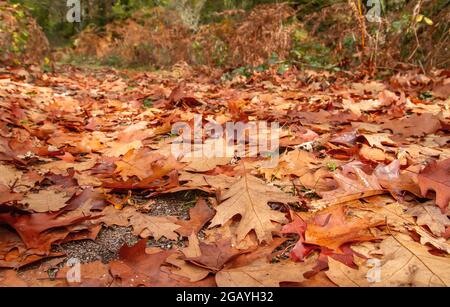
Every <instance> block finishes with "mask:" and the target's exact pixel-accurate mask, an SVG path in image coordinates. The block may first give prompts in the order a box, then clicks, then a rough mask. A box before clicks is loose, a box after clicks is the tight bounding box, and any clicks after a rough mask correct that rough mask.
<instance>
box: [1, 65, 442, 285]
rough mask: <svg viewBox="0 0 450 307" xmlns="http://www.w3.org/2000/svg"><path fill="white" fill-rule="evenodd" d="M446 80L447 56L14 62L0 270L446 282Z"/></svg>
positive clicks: (7, 78)
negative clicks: (246, 68) (167, 66)
mask: <svg viewBox="0 0 450 307" xmlns="http://www.w3.org/2000/svg"><path fill="white" fill-rule="evenodd" d="M449 97H450V73H449V71H444V70H440V71H434V72H432V73H431V74H429V75H427V76H425V75H423V74H421V73H419V72H413V71H407V72H406V71H405V72H404V73H399V74H397V75H395V76H393V77H391V78H390V79H388V80H377V79H374V78H370V77H368V76H366V75H364V74H357V73H351V72H336V73H330V72H327V71H323V72H317V71H309V70H305V71H296V70H294V69H291V70H288V71H287V72H284V73H282V74H281V73H280V72H277V70H276V69H268V70H266V71H263V72H255V73H253V75H250V76H242V75H239V74H237V75H229V74H228V75H219V74H204V73H202V72H199V71H197V70H194V69H192V68H191V67H189V66H187V65H178V66H175V67H174V69H172V70H171V71H160V72H138V71H118V70H113V69H109V68H98V69H92V68H80V67H78V68H77V67H74V66H70V65H62V66H59V67H57V68H56V70H55V72H53V73H45V74H40V75H39V76H33V75H30V74H29V73H27V72H25V71H23V70H9V71H2V70H0V117H1V121H0V161H1V162H0V172H1V174H2V175H1V176H0V190H1V191H2V193H1V195H0V286H235V285H239V286H284V285H290V286H405V285H406V286H449V285H450V256H449V253H450V245H449V237H450V220H449V219H448V215H449V213H450V212H449V210H448V204H449V201H450V146H449V141H450V134H449V131H450V98H449ZM199 115H201V117H199ZM227 123H243V124H248V123H256V125H258V128H259V129H258V130H256V131H255V130H251V126H247V127H249V130H248V131H247V132H245V133H243V134H242V135H240V136H242V143H241V146H237V145H238V144H237V143H234V142H231V141H230V140H228V139H226V138H225V136H224V135H223V134H219V135H217V137H216V138H211V137H208V136H207V133H208V127H215V128H214V129H215V131H216V130H217V129H218V130H220V127H222V128H223V127H225V126H226V125H227ZM264 123H269V124H270V123H276V124H277V126H274V127H272V126H270V125H269V126H264ZM180 125H181V126H180ZM177 126H178V127H183V129H182V130H179V129H174V127H177ZM235 133H236V132H233V136H234V134H235ZM237 134H238V137H239V132H237ZM192 137H194V138H195V137H198V141H200V142H201V143H202V144H203V145H204V146H203V147H193V148H194V149H193V152H194V153H196V154H195V155H189V153H192V150H187V149H186V148H183V149H182V152H181V153H180V151H175V150H174V148H178V149H179V147H177V146H176V145H177V142H180V141H183V140H184V141H186V140H187V139H188V138H189V144H191V138H192ZM255 142H256V143H255ZM255 144H257V145H258V146H256V147H255V146H253V145H255ZM262 145H269V147H270V145H276V146H272V147H273V148H269V149H267V148H264V146H262ZM265 147H267V146H265ZM218 148H222V149H225V150H230V152H231V153H232V154H231V155H229V154H228V155H227V154H224V153H223V152H222V153H218ZM212 149H215V150H216V151H215V154H214V155H213V154H211V153H212ZM268 162H275V163H268Z"/></svg>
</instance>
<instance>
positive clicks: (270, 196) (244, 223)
mask: <svg viewBox="0 0 450 307" xmlns="http://www.w3.org/2000/svg"><path fill="white" fill-rule="evenodd" d="M222 199H223V200H224V201H223V202H222V203H221V204H220V205H219V206H218V207H217V213H216V215H215V216H214V218H213V219H212V221H211V225H210V228H211V227H214V226H217V225H223V224H224V223H225V222H227V221H228V220H230V219H231V218H233V217H234V216H236V215H240V216H241V220H240V221H239V226H238V229H237V239H238V241H242V240H243V239H244V238H245V236H246V235H247V234H248V233H249V232H250V231H252V230H254V231H255V232H256V235H257V237H258V240H259V242H262V241H266V242H269V241H271V240H272V231H275V230H277V229H278V227H277V226H276V225H274V224H273V223H272V222H277V223H285V222H286V218H285V216H284V214H283V213H281V212H278V211H275V210H272V209H271V208H270V207H269V206H268V202H270V201H272V202H280V203H289V202H296V201H297V200H296V198H295V197H293V196H290V195H288V194H286V193H284V192H282V191H281V190H279V189H278V188H276V187H274V186H269V185H266V184H265V183H264V181H262V180H260V179H258V178H256V177H254V176H251V175H244V176H242V178H241V179H239V180H238V181H236V182H235V183H234V184H233V185H231V186H230V188H229V189H228V191H226V192H225V193H224V194H223V196H222Z"/></svg>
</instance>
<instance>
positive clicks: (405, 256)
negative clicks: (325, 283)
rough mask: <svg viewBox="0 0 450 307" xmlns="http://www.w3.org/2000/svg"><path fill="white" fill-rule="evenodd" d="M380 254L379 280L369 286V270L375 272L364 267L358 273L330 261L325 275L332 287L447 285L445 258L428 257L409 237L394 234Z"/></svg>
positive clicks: (448, 268)
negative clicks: (336, 285)
mask: <svg viewBox="0 0 450 307" xmlns="http://www.w3.org/2000/svg"><path fill="white" fill-rule="evenodd" d="M380 250H381V252H382V253H383V258H382V261H381V262H380V266H379V267H378V269H379V272H380V274H381V276H380V279H378V281H377V282H370V281H369V280H373V279H368V278H367V276H368V273H369V270H371V272H374V271H373V270H375V268H371V267H370V266H369V265H366V263H361V265H360V267H359V269H358V270H354V269H351V268H349V267H348V266H346V265H344V264H342V263H340V262H338V261H334V260H333V259H329V263H328V265H329V270H328V271H327V272H326V274H327V276H328V277H329V278H330V279H331V280H332V281H333V282H334V283H336V284H338V285H339V286H344V287H355V286H359V287H368V286H375V287H377V286H378V287H380V286H381V287H383V286H391V287H392V286H419V287H429V286H447V287H448V286H449V285H450V261H449V260H448V257H439V256H434V255H432V254H430V253H429V252H428V248H426V247H425V246H423V245H421V244H419V243H416V242H414V241H412V240H411V238H409V237H408V236H406V235H401V234H398V235H397V234H395V236H391V237H389V238H387V239H385V240H384V241H383V242H381V244H380ZM369 274H370V273H369ZM369 276H371V275H369ZM376 280H377V279H375V280H374V281H376Z"/></svg>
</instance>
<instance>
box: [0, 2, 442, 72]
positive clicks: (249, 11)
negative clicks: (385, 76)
mask: <svg viewBox="0 0 450 307" xmlns="http://www.w3.org/2000/svg"><path fill="white" fill-rule="evenodd" d="M80 1H81V7H82V21H81V23H69V22H67V20H66V13H67V10H68V7H67V6H66V1H65V0H39V1H36V0H8V1H4V0H0V3H9V5H14V4H16V5H19V6H14V10H23V11H24V12H26V13H25V14H27V16H28V14H29V15H31V16H32V17H33V18H34V19H35V20H36V22H37V23H38V24H39V25H40V26H41V28H42V29H43V31H44V33H45V35H46V37H47V38H48V40H49V42H50V46H51V47H52V50H53V52H52V55H53V58H55V59H56V60H64V61H67V60H70V61H75V62H79V63H86V61H94V62H96V63H98V64H106V65H112V66H126V67H152V68H160V67H166V66H170V65H174V64H176V63H178V62H180V61H183V62H186V63H188V64H190V65H207V66H215V67H220V68H225V69H227V70H229V71H230V72H233V71H235V72H247V73H248V71H252V70H256V69H257V70H261V69H264V68H266V67H269V66H271V65H272V66H273V65H277V67H278V69H279V70H280V71H281V72H282V71H283V70H285V69H288V67H289V66H290V65H294V66H298V67H303V66H304V67H308V68H320V69H332V70H339V69H343V68H344V69H349V68H350V67H355V66H359V65H363V64H364V65H368V66H369V67H370V68H371V69H373V68H377V67H378V68H383V67H385V68H388V69H390V68H392V67H395V65H399V64H402V65H404V64H408V65H413V66H417V67H421V68H422V69H423V70H427V69H429V68H431V67H441V68H446V67H448V64H449V60H448V51H449V50H448V48H449V44H450V39H449V31H450V27H449V21H450V13H449V11H450V1H448V0H432V1H431V0H379V1H380V6H381V11H380V12H381V17H382V20H381V22H368V21H367V19H366V18H365V17H364V15H365V14H366V13H367V12H368V10H370V6H371V3H372V2H374V1H366V0H292V1H289V2H288V3H282V2H281V1H273V0H80ZM19 32H20V31H19ZM22 32H24V33H25V34H26V32H27V31H26V30H24V31H22ZM24 33H19V34H15V37H16V38H12V40H13V41H14V39H16V40H17V39H18V38H17V37H19V38H20V39H21V40H24V39H26V38H24V36H26V35H25V34H24ZM21 43H22V44H23V42H21Z"/></svg>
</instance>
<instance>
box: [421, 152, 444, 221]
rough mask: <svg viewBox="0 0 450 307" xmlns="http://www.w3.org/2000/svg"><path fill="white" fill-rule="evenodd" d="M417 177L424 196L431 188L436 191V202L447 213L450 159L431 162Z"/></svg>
mask: <svg viewBox="0 0 450 307" xmlns="http://www.w3.org/2000/svg"><path fill="white" fill-rule="evenodd" d="M417 179H418V180H419V186H420V191H421V193H422V195H423V196H426V194H427V192H428V191H429V190H434V191H435V192H436V204H437V205H438V206H439V207H440V208H441V211H442V213H445V212H446V209H447V207H448V203H449V202H450V159H447V160H443V161H440V162H436V161H433V162H431V163H429V164H428V165H427V166H426V167H425V168H424V169H423V171H422V172H420V174H419V175H418V176H417Z"/></svg>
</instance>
